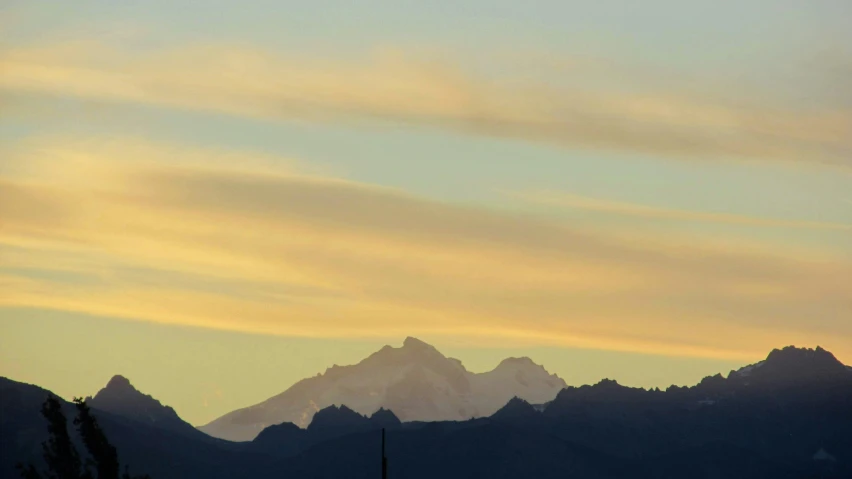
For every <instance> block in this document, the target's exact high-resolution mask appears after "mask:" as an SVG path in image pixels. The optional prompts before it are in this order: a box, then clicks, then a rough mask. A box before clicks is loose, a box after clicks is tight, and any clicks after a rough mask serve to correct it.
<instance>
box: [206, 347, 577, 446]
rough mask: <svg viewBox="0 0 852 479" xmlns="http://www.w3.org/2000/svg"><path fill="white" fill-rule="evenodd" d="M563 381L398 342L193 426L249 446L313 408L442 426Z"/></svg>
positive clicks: (539, 398) (527, 366) (519, 363)
mask: <svg viewBox="0 0 852 479" xmlns="http://www.w3.org/2000/svg"><path fill="white" fill-rule="evenodd" d="M564 387H565V382H564V381H563V380H562V379H560V378H559V377H557V376H556V375H553V374H549V373H548V372H547V371H546V370H545V369H544V368H543V367H541V366H539V365H537V364H535V363H534V362H532V361H531V360H530V359H528V358H511V359H507V360H505V361H503V362H502V363H500V365H498V366H497V367H496V368H495V369H494V370H493V371H489V372H486V373H479V374H477V373H471V372H470V371H468V370H467V369H465V367H464V366H463V365H462V364H461V362H460V361H458V360H456V359H452V358H447V357H445V356H444V355H443V354H441V353H440V352H439V351H438V350H437V349H435V348H434V347H433V346H431V345H429V344H426V343H424V342H423V341H420V340H418V339H415V338H410V337H409V338H406V339H405V341H404V342H403V345H402V347H400V348H393V347H391V346H385V347H384V348H382V349H381V350H379V351H377V352H375V353H373V354H372V355H370V356H369V357H367V358H366V359H364V360H363V361H361V362H360V363H358V364H355V365H352V366H333V367H331V368H329V369H328V370H326V372H325V373H323V374H319V375H317V376H315V377H312V378H308V379H304V380H302V381H299V382H298V383H296V384H295V385H293V386H292V387H291V388H289V389H287V390H286V391H284V392H283V393H281V394H279V395H277V396H274V397H272V398H270V399H268V400H266V401H264V402H262V403H260V404H257V405H254V406H251V407H248V408H244V409H240V410H237V411H233V412H231V413H228V414H226V415H225V416H222V417H221V418H219V419H216V420H215V421H213V422H211V423H209V424H207V425H205V426H202V427H200V428H199V429H201V430H202V431H204V432H205V433H207V434H209V435H211V436H214V437H219V438H223V439H228V440H232V441H250V440H252V439H254V438H255V437H256V436H257V435H258V434H259V433H260V431H262V430H263V429H264V428H266V427H268V426H271V425H274V424H280V423H282V422H292V423H293V424H296V425H298V426H300V427H306V426H307V425H308V424H309V423H310V421H311V418H312V417H313V415H314V414H315V413H316V411H318V410H320V409H322V408H325V407H328V406H331V405H333V404H345V405H346V406H347V407H349V408H351V409H352V410H354V411H356V412H358V413H360V414H363V415H369V414H372V413H373V412H375V411H376V410H378V409H380V408H385V409H389V410H391V411H393V413H394V414H395V415H396V416H397V417H398V418H399V419H401V420H402V421H446V420H463V419H470V418H472V417H484V416H489V415H491V414H493V413H494V412H495V411H497V410H498V409H499V408H501V407H502V406H503V405H505V404H506V402H508V401H509V399H511V398H512V397H515V396H517V397H520V398H522V399H525V400H527V401H529V402H534V403H543V402H547V401H549V400H551V399H553V398H554V397H555V396H556V393H557V392H558V391H559V390H561V389H562V388H564Z"/></svg>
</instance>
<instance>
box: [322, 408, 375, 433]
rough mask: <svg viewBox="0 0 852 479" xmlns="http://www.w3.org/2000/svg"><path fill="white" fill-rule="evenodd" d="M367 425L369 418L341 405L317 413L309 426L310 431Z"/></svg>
mask: <svg viewBox="0 0 852 479" xmlns="http://www.w3.org/2000/svg"><path fill="white" fill-rule="evenodd" d="M366 423H367V418H366V417H365V416H363V415H361V414H358V413H357V412H355V411H353V410H352V409H350V408H348V407H346V406H345V405H342V404H341V405H340V406H337V405H332V406H329V407H327V408H324V409H320V410H319V411H317V413H316V414H314V417H313V419H312V420H311V423H310V424H309V425H308V429H309V430H311V429H317V428H329V427H332V428H335V427H350V426H358V425H363V424H366Z"/></svg>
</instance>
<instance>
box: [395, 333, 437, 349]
mask: <svg viewBox="0 0 852 479" xmlns="http://www.w3.org/2000/svg"><path fill="white" fill-rule="evenodd" d="M402 347H403V348H404V349H412V350H417V349H427V350H433V349H435V348H434V347H433V346H432V345H430V344H427V343H425V342H423V341H421V340H419V339H417V338H415V337H412V336H409V337H407V338H405V340H404V341H403V342H402Z"/></svg>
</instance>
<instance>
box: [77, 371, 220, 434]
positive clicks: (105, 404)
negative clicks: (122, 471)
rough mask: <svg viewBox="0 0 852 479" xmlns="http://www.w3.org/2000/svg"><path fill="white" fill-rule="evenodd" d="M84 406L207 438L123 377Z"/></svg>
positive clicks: (167, 407) (89, 398) (111, 380)
mask: <svg viewBox="0 0 852 479" xmlns="http://www.w3.org/2000/svg"><path fill="white" fill-rule="evenodd" d="M86 402H87V403H88V404H89V406H90V407H92V408H93V409H98V410H101V411H106V412H108V413H111V414H114V415H116V416H121V417H124V418H127V419H130V420H133V421H138V422H141V423H144V424H147V425H150V426H152V427H156V428H159V429H166V430H169V431H173V432H176V433H179V434H183V435H187V436H191V437H197V438H209V436H207V435H205V434H204V433H202V432H201V431H199V430H198V429H196V428H195V427H193V426H192V425H191V424H189V423H187V422H186V421H184V420H183V419H181V418H180V417H179V416H178V415H177V413H176V412H175V410H174V409H172V408H171V407H169V406H165V405H163V404H161V403H160V401H158V400H156V399H154V398H153V397H151V396H150V395H147V394H143V393H141V392H139V391H138V390H137V389H136V388H135V387H133V385H132V384H130V381H129V380H128V379H127V378H125V377H124V376H120V375H116V376H113V378H112V379H110V381H109V382H108V383H107V385H106V387H104V388H103V389H101V390H100V391H98V393H97V394H95V396H94V397H87V398H86Z"/></svg>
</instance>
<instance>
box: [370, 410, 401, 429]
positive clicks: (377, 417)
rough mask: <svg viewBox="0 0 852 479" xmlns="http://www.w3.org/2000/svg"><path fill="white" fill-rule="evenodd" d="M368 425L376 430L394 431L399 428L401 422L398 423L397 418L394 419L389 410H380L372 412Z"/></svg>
mask: <svg viewBox="0 0 852 479" xmlns="http://www.w3.org/2000/svg"><path fill="white" fill-rule="evenodd" d="M370 425H371V427H375V428H377V429H379V428H385V429H394V428H397V427H400V426H401V425H402V421H400V420H399V418H398V417H396V414H394V413H393V411H391V410H390V409H385V408H380V409H379V410H378V411H376V412H374V413H373V415H372V416H370Z"/></svg>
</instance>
